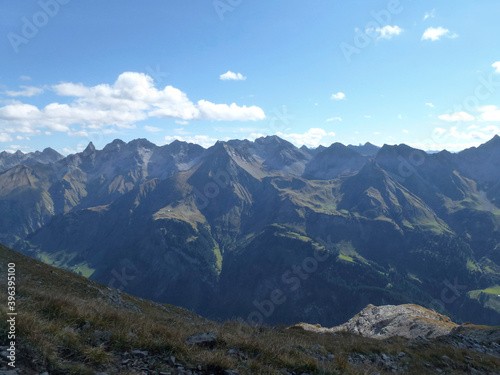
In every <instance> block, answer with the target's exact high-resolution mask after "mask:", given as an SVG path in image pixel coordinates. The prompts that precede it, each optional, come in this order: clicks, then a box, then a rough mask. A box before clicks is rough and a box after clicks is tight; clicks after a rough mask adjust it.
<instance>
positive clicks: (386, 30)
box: [366, 25, 404, 39]
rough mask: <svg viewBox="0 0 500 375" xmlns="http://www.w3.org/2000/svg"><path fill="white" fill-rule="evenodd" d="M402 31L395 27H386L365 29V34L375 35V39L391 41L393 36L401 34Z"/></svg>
mask: <svg viewBox="0 0 500 375" xmlns="http://www.w3.org/2000/svg"><path fill="white" fill-rule="evenodd" d="M403 31H404V30H403V29H402V28H401V27H399V26H397V25H394V26H391V25H386V26H384V27H377V28H374V27H372V28H368V29H366V33H367V34H375V37H376V38H377V39H392V37H393V36H397V35H399V34H401V33H402V32H403Z"/></svg>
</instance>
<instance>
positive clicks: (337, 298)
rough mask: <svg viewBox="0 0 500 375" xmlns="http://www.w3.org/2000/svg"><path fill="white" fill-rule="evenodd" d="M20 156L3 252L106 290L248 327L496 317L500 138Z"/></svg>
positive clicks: (1, 178)
mask: <svg viewBox="0 0 500 375" xmlns="http://www.w3.org/2000/svg"><path fill="white" fill-rule="evenodd" d="M14 155H15V154H14ZM43 155H45V156H43ZM21 156H22V155H18V157H17V159H16V158H13V156H12V154H6V153H2V154H0V166H2V168H3V169H4V170H3V171H2V172H0V212H2V215H1V217H0V242H2V243H4V244H6V245H9V246H10V247H12V248H14V249H15V250H18V251H20V252H22V253H24V254H27V255H29V256H31V257H34V258H36V259H39V260H42V261H44V262H45V263H48V264H50V265H54V266H57V267H60V268H65V269H68V270H72V271H74V272H76V273H79V274H81V275H84V276H86V277H89V278H91V279H93V280H96V281H99V282H101V283H104V284H106V285H109V286H110V287H114V288H118V289H120V290H123V291H126V292H128V293H131V294H134V295H137V296H140V297H144V298H148V299H152V300H154V301H158V302H166V303H170V304H174V305H178V306H182V307H185V308H188V309H191V310H193V311H195V312H197V313H199V314H201V315H203V316H206V317H209V318H212V319H218V320H220V319H228V318H233V317H239V318H241V319H243V320H244V321H246V322H248V323H252V324H292V323H297V322H299V321H306V322H311V323H320V324H322V325H324V326H333V325H337V324H340V323H343V322H345V321H347V320H348V319H349V318H350V317H352V316H354V315H355V314H356V313H357V312H358V311H360V310H362V309H363V308H364V307H365V306H366V305H368V304H373V305H387V304H391V305H396V304H404V303H415V304H419V305H422V306H425V307H429V308H432V309H434V310H436V311H437V312H439V313H444V314H446V315H449V316H450V317H452V318H453V320H454V321H457V322H459V323H460V322H464V321H471V322H474V323H478V324H490V325H494V324H498V322H500V298H499V297H498V295H499V294H500V291H499V289H500V287H499V285H500V246H499V240H500V168H499V167H498V161H499V160H500V137H498V136H495V137H494V138H493V139H491V140H490V141H488V142H487V143H485V144H483V145H481V146H479V147H477V148H470V149H467V150H464V151H462V152H459V153H456V154H452V153H449V152H447V151H442V152H439V153H434V154H428V153H426V152H424V151H421V150H418V149H414V148H412V147H410V146H407V145H404V144H402V145H394V146H389V145H384V146H383V147H381V148H378V147H376V146H373V145H371V144H366V145H364V146H345V145H343V144H341V143H334V144H332V145H331V146H329V147H319V148H317V149H308V148H305V147H302V148H297V147H295V146H294V145H293V144H291V143H289V142H287V141H285V140H283V139H281V138H279V137H277V136H270V137H263V138H259V139H256V140H255V141H254V142H251V141H248V140H231V141H227V142H217V143H216V144H215V145H214V146H212V147H210V148H208V149H205V148H203V147H201V146H199V145H195V144H189V143H185V142H180V141H174V142H173V143H171V144H168V145H165V146H161V147H159V146H156V145H154V144H153V143H151V142H149V141H147V140H145V139H138V140H134V141H131V142H129V143H124V142H122V141H120V140H115V141H113V142H112V143H110V144H108V145H107V146H105V147H104V148H103V149H102V150H96V148H95V147H94V145H93V144H92V143H90V144H89V145H88V147H87V148H86V149H85V150H84V151H83V152H81V153H77V154H73V155H69V156H67V157H62V156H61V155H58V154H57V153H55V152H52V151H51V150H48V149H46V150H45V151H44V152H43V153H35V154H32V155H31V156H29V157H26V158H23V157H21ZM42 156H43V157H42Z"/></svg>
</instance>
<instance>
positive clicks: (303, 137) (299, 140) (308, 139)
mask: <svg viewBox="0 0 500 375" xmlns="http://www.w3.org/2000/svg"><path fill="white" fill-rule="evenodd" d="M276 135H277V136H279V137H281V138H284V139H286V140H288V141H290V142H292V143H293V144H295V145H296V146H299V147H300V146H304V145H305V146H307V147H318V146H319V145H320V144H321V141H322V140H323V138H325V137H327V136H330V137H333V136H335V133H334V132H330V133H327V132H326V130H324V129H321V128H311V129H309V130H308V131H306V132H305V133H302V134H297V133H292V134H284V133H281V132H278V133H276Z"/></svg>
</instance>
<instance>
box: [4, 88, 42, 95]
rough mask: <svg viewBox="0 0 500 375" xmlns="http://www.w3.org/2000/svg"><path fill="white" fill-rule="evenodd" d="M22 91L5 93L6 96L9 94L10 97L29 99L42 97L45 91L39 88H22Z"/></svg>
mask: <svg viewBox="0 0 500 375" xmlns="http://www.w3.org/2000/svg"><path fill="white" fill-rule="evenodd" d="M21 89H22V90H20V91H10V90H9V91H5V94H7V95H8V96H14V97H16V96H28V97H31V96H35V95H40V94H41V93H43V89H41V88H39V87H33V86H21Z"/></svg>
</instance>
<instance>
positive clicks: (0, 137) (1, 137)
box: [0, 133, 12, 142]
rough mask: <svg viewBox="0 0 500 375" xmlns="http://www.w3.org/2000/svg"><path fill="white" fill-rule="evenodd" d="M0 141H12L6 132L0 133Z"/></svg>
mask: <svg viewBox="0 0 500 375" xmlns="http://www.w3.org/2000/svg"><path fill="white" fill-rule="evenodd" d="M0 142H12V137H11V136H10V134H7V133H0Z"/></svg>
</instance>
